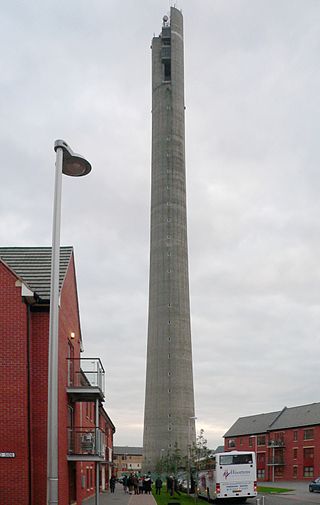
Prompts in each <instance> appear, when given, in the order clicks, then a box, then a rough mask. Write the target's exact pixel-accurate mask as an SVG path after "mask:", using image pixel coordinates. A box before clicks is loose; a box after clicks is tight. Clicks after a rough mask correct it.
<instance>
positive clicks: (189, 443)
mask: <svg viewBox="0 0 320 505" xmlns="http://www.w3.org/2000/svg"><path fill="white" fill-rule="evenodd" d="M196 419H197V417H196V416H191V417H188V477H187V488H188V494H190V456H191V421H195V420H196Z"/></svg>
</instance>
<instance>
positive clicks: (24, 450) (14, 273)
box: [0, 247, 115, 505]
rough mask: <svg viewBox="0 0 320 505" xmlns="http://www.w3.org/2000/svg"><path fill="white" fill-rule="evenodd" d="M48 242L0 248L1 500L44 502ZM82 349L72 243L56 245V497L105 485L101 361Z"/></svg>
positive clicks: (65, 499) (108, 429)
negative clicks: (58, 248)
mask: <svg viewBox="0 0 320 505" xmlns="http://www.w3.org/2000/svg"><path fill="white" fill-rule="evenodd" d="M50 265H51V248H50V247H31V248H0V370H1V373H0V426H1V430H0V503H1V505H2V504H8V505H9V504H11V503H12V504H13V503H19V505H43V504H44V503H46V487H47V474H46V473H47V396H48V392H47V384H48V336H49V303H50ZM82 350H83V343H82V336H81V328H80V317H79V305H78V294H77V285H76V274H75V265H74V255H73V249H72V248H71V247H62V248H61V253H60V309H59V352H58V367H59V379H58V380H59V385H58V388H59V399H58V423H59V425H58V430H59V449H58V451H59V455H58V468H59V505H70V504H73V503H74V504H77V505H81V504H82V502H83V500H84V499H85V498H86V497H88V496H91V495H92V494H94V492H95V488H96V473H95V472H96V468H98V470H99V486H100V489H102V490H103V489H105V488H106V487H107V483H108V481H109V476H110V473H111V465H112V447H113V433H114V431H115V427H114V425H113V423H112V421H111V419H110V418H109V416H108V414H107V413H106V411H105V410H104V408H103V401H104V369H103V366H102V363H101V361H100V359H99V358H93V359H82V358H81V354H80V353H81V351H82Z"/></svg>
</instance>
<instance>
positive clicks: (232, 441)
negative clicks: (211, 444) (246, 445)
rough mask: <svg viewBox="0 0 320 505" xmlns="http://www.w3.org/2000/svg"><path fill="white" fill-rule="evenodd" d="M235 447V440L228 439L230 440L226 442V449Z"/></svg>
mask: <svg viewBox="0 0 320 505" xmlns="http://www.w3.org/2000/svg"><path fill="white" fill-rule="evenodd" d="M235 446H236V442H235V440H234V439H233V438H230V440H228V447H229V449H230V448H231V447H235Z"/></svg>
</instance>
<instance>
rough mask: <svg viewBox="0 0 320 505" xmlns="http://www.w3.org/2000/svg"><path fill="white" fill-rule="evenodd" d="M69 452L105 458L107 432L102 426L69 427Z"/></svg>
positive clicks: (76, 454) (75, 454)
mask: <svg viewBox="0 0 320 505" xmlns="http://www.w3.org/2000/svg"><path fill="white" fill-rule="evenodd" d="M68 454H70V455H74V456H98V457H100V458H105V455H106V444H105V433H104V432H103V431H102V430H101V429H100V428H68Z"/></svg>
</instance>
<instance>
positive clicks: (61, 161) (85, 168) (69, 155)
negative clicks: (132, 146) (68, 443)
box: [47, 140, 91, 505]
mask: <svg viewBox="0 0 320 505" xmlns="http://www.w3.org/2000/svg"><path fill="white" fill-rule="evenodd" d="M54 150H55V152H56V172H55V186H54V205H53V226H52V251H51V285H50V320H49V350H48V354H49V355H48V431H47V437H48V440H47V442H48V445H47V504H48V505H51V504H52V505H55V504H58V336H59V270H60V221H61V189H62V174H63V173H64V174H65V175H70V176H72V177H80V176H82V175H87V174H88V173H89V172H90V171H91V165H90V163H89V162H88V161H87V160H86V159H85V158H83V157H82V156H80V155H79V154H76V153H74V152H73V151H72V149H71V148H70V147H69V146H68V144H67V143H66V142H65V141H64V140H56V141H55V143H54Z"/></svg>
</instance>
